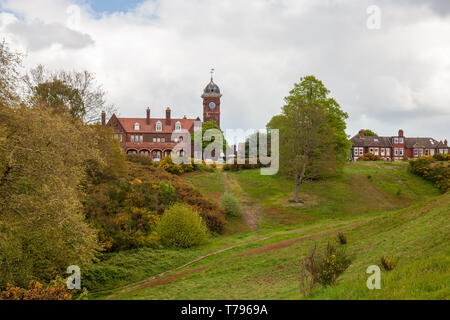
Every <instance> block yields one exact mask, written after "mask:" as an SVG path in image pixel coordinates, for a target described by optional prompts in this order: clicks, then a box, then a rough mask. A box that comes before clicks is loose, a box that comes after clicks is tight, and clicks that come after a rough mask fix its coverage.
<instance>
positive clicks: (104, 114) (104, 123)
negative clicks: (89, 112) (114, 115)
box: [102, 110, 106, 126]
mask: <svg viewBox="0 0 450 320" xmlns="http://www.w3.org/2000/svg"><path fill="white" fill-rule="evenodd" d="M105 125H106V112H105V111H104V110H103V111H102V126H105Z"/></svg>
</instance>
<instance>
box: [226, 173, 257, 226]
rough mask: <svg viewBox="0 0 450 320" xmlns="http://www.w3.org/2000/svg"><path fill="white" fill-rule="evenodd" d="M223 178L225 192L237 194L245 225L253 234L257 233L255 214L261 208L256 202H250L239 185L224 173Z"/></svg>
mask: <svg viewBox="0 0 450 320" xmlns="http://www.w3.org/2000/svg"><path fill="white" fill-rule="evenodd" d="M223 178H224V181H225V192H227V193H232V191H233V189H234V191H235V193H238V194H239V196H238V199H239V202H240V203H241V212H242V217H243V218H244V220H245V223H246V224H247V225H248V226H249V228H250V230H252V231H253V232H256V231H258V216H257V212H258V210H259V209H260V208H261V207H260V206H259V205H258V204H257V203H256V202H253V201H250V200H249V198H248V196H247V195H246V194H245V192H244V191H243V190H242V188H241V186H240V185H239V183H238V182H237V181H236V180H234V179H233V178H231V177H229V176H228V175H227V173H226V172H224V173H223Z"/></svg>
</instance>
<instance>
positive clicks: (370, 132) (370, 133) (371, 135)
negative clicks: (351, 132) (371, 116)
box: [364, 129, 378, 137]
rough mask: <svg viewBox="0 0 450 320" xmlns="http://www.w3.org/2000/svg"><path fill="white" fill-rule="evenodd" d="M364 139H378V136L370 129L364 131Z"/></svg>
mask: <svg viewBox="0 0 450 320" xmlns="http://www.w3.org/2000/svg"><path fill="white" fill-rule="evenodd" d="M364 136H365V137H378V135H377V134H376V133H375V132H373V131H372V130H370V129H364Z"/></svg>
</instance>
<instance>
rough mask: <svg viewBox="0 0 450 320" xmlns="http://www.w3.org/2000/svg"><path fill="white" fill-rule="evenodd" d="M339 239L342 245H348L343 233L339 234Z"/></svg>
mask: <svg viewBox="0 0 450 320" xmlns="http://www.w3.org/2000/svg"><path fill="white" fill-rule="evenodd" d="M338 239H339V243H340V244H347V237H346V235H345V234H344V233H343V232H339V233H338Z"/></svg>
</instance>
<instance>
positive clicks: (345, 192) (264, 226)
mask: <svg viewBox="0 0 450 320" xmlns="http://www.w3.org/2000/svg"><path fill="white" fill-rule="evenodd" d="M227 175H228V182H230V181H231V182H232V183H233V184H238V185H239V188H231V192H233V193H239V192H245V194H246V198H247V200H248V201H250V205H251V203H252V202H253V203H254V204H255V205H257V206H258V226H259V231H258V232H256V233H252V232H250V231H249V229H248V228H245V226H243V221H241V219H239V218H237V219H236V218H235V219H230V220H229V221H228V222H229V224H228V227H227V232H226V234H225V235H224V236H220V237H215V238H212V239H211V240H210V241H209V243H207V244H205V245H202V246H200V247H197V248H192V249H180V250H176V249H158V250H154V249H146V248H144V249H139V250H132V251H125V252H120V253H113V254H108V255H102V257H101V261H100V262H99V263H97V264H96V265H94V266H93V267H92V268H91V270H89V271H88V272H87V273H86V274H85V278H84V279H85V282H84V285H86V284H88V285H89V289H90V290H91V291H100V290H110V289H114V288H117V287H119V286H123V285H125V284H129V283H132V282H136V281H140V280H143V279H146V278H148V277H150V276H153V275H156V274H159V273H161V272H164V271H167V270H170V269H174V268H176V267H178V266H180V265H183V264H184V263H186V262H188V261H190V260H193V259H195V258H197V257H199V256H202V255H205V254H208V253H210V252H213V251H215V250H219V249H222V248H226V247H229V246H232V245H236V244H239V245H241V244H244V245H242V246H241V247H238V248H235V249H232V250H230V251H226V252H224V253H220V254H217V255H213V256H210V257H208V258H205V259H203V260H201V261H199V262H196V263H195V264H193V265H191V266H189V267H186V268H184V269H183V270H180V271H177V272H175V273H174V274H172V275H171V276H169V277H171V278H169V279H165V278H164V277H163V279H162V280H161V281H162V282H163V283H164V284H160V285H159V284H157V285H153V284H150V282H149V284H148V287H147V288H144V289H142V288H141V289H138V290H133V291H131V292H129V293H126V294H124V295H121V296H119V298H121V299H122V298H124V299H127V298H133V299H191V298H192V299H210V298H211V299H213V298H217V299H235V298H236V299H237V298H239V299H256V298H261V299H266V298H267V299H278V298H281V299H290V298H295V299H296V298H300V293H299V290H298V279H297V272H298V267H299V265H298V261H299V259H300V258H301V257H302V256H303V255H304V254H306V252H308V250H309V248H310V246H311V245H312V244H313V243H315V242H317V243H318V244H319V245H320V246H325V245H326V243H327V241H328V240H330V239H332V238H333V239H334V238H335V233H336V232H337V230H338V229H339V228H341V226H337V225H336V226H333V224H336V223H342V222H344V223H346V224H348V225H350V226H352V228H351V229H349V230H346V231H345V232H346V233H348V237H349V245H348V247H349V248H348V249H349V251H351V252H352V253H353V254H356V253H358V252H360V253H359V254H358V255H357V256H358V258H357V259H356V260H354V263H353V264H352V265H351V266H350V268H349V269H348V272H346V273H345V274H344V275H343V276H342V280H344V279H347V280H348V281H346V282H345V284H344V282H340V283H339V285H338V286H336V287H333V288H327V289H323V290H322V289H318V290H316V291H315V292H313V293H312V294H311V296H310V297H309V298H324V297H325V298H327V297H331V296H333V297H334V298H335V296H336V295H341V294H342V292H340V291H339V290H340V289H339V288H342V290H343V291H346V292H347V293H346V295H343V296H342V297H353V298H355V297H356V298H364V297H365V298H380V297H387V296H386V295H385V294H383V295H381V296H377V294H376V293H375V294H374V293H372V295H371V296H367V293H365V294H362V292H363V291H364V288H365V280H364V279H366V278H365V273H364V272H365V269H364V272H363V274H361V270H362V269H361V268H364V266H365V264H366V263H368V261H369V260H371V261H372V260H373V263H375V264H377V263H379V261H378V260H379V258H380V256H379V255H380V254H381V253H382V252H386V254H389V252H392V254H393V255H395V254H400V255H403V254H404V253H408V254H406V257H409V256H411V254H412V253H411V252H412V251H413V250H414V248H420V249H418V250H420V251H418V252H417V254H416V256H415V257H416V259H415V260H414V259H412V258H411V263H409V260H408V259H405V258H404V257H403V258H402V259H401V260H400V262H399V266H398V270H403V269H402V268H406V269H405V270H404V272H406V273H414V272H416V271H415V270H419V269H415V267H414V266H415V265H416V264H419V265H421V264H422V263H424V265H423V268H425V269H426V270H428V269H430V270H435V269H436V268H438V269H439V268H440V267H437V266H436V265H435V263H437V264H438V265H440V266H441V267H442V263H443V262H446V263H447V264H446V265H447V266H448V259H447V260H445V259H444V258H442V257H441V258H440V255H442V254H443V248H442V242H443V243H444V244H445V245H446V244H447V243H448V240H449V239H448V233H445V232H444V231H442V232H441V233H435V234H432V232H430V231H431V229H430V228H432V227H433V226H435V225H436V228H437V230H445V229H443V227H444V226H446V227H447V229H448V212H449V205H448V196H439V195H440V192H439V191H438V190H437V189H436V188H435V187H434V186H433V185H432V184H431V183H429V182H427V181H424V180H423V179H421V178H419V177H416V176H414V175H412V174H410V173H409V172H408V171H407V169H406V164H404V163H393V164H391V163H381V162H380V163H356V164H349V165H348V166H346V167H345V170H344V175H343V176H342V177H338V178H333V179H329V180H324V181H312V182H308V183H306V184H305V185H304V186H303V187H302V191H301V199H302V201H303V202H304V205H303V206H295V207H294V206H291V205H290V203H289V202H288V200H289V199H290V198H292V190H293V188H292V182H290V181H287V180H286V179H284V178H282V177H280V176H261V175H260V174H259V170H245V171H239V172H228V173H227ZM182 178H183V180H185V181H187V182H190V183H192V184H194V185H195V186H196V187H197V188H198V189H199V190H200V191H201V192H202V193H203V194H205V195H206V196H207V197H209V198H211V199H213V200H216V201H218V200H219V199H220V195H221V194H223V192H225V189H226V188H225V180H224V177H223V173H222V172H220V171H216V172H213V173H208V172H202V173H194V174H188V175H185V176H182ZM236 196H237V197H238V198H240V197H239V194H236ZM434 199H441V200H440V202H441V205H440V206H439V207H438V206H437V205H438V204H439V202H433V201H435V200H434ZM414 203H419V204H418V205H417V206H413V207H411V208H408V209H404V210H400V211H397V209H399V208H405V207H408V206H410V205H413V204H414ZM427 203H428V204H429V203H433V206H435V208H434V209H435V210H441V211H440V213H433V212H434V211H433V210H431V209H433V208H430V207H429V206H428V205H425V204H427ZM445 203H446V204H447V207H446V208H445V207H443V205H444V204H445ZM422 207H424V208H428V209H427V210H428V211H426V213H425V212H424V213H423V216H424V217H422V218H420V219H423V221H422V222H421V224H419V223H414V224H410V225H409V226H408V227H406V224H404V223H406V222H408V221H409V219H410V218H414V220H416V219H417V221H419V220H420V219H419V217H413V216H411V215H409V214H407V213H411V212H410V211H408V210H412V211H420V212H422V209H421V208H422ZM436 212H437V211H436ZM433 215H436V217H434V218H433V219H429V218H428V217H429V216H430V217H431V216H433ZM396 216H398V217H402V216H403V218H402V219H400V220H395V219H393V217H396ZM368 219H375V220H370V221H372V222H370V223H369V222H367V221H368ZM375 221H376V222H375ZM355 223H359V225H355ZM361 223H362V225H361ZM303 227H311V228H310V229H308V230H307V231H305V232H301V233H292V234H284V235H275V236H273V235H274V234H278V233H280V232H283V231H286V230H294V229H298V228H303ZM347 227H348V226H347ZM347 227H346V228H347ZM402 228H406V229H405V230H403V229H402ZM332 229H333V231H330V230H332ZM391 229H392V232H389V230H391ZM400 229H401V230H400ZM326 230H328V231H326ZM324 231H326V232H324ZM386 232H387V233H386ZM397 232H401V233H400V234H397ZM264 236H271V238H270V239H267V240H264V241H262V242H251V241H253V240H255V239H258V238H261V237H264ZM302 237H306V238H305V239H302ZM402 237H403V238H402ZM391 238H392V239H391ZM290 239H291V240H290ZM292 239H294V240H292ZM295 239H298V241H297V240H295ZM433 239H435V240H433ZM283 241H287V242H288V243H289V245H286V243H284V242H283ZM290 241H292V244H291V243H290ZM386 241H389V242H386ZM248 242H251V243H250V244H248V245H245V243H248ZM409 242H410V243H409ZM280 243H281V247H280V248H278V249H277V250H275V249H273V250H268V251H267V252H265V251H264V249H261V250H262V252H264V254H251V255H248V256H246V255H245V254H244V255H241V256H239V257H233V258H232V256H233V255H235V254H237V253H239V252H245V251H246V250H254V249H255V248H259V247H264V246H266V245H269V246H270V245H271V244H273V246H274V247H277V246H278V244H280ZM407 243H409V245H410V246H409V245H406V244H407ZM416 243H417V245H418V246H417V245H416ZM430 243H436V244H438V243H441V247H439V246H436V248H438V249H437V252H436V253H435V254H433V255H432V260H430V261H428V260H426V259H427V258H424V259H421V257H422V256H423V257H425V256H426V255H427V254H428V252H431V251H430V250H429V249H428V247H426V248H423V246H424V245H425V244H430ZM400 244H401V245H400ZM373 250H378V251H373ZM397 250H398V251H397ZM402 250H404V251H405V252H403V251H402ZM424 250H426V251H424ZM446 250H447V252H446V253H447V256H448V249H446ZM370 252H372V253H371V254H369V253H370ZM430 259H431V258H430ZM433 259H437V260H433ZM436 261H438V262H436ZM439 261H440V262H439ZM406 262H408V263H406ZM373 263H372V264H373ZM404 263H405V264H404ZM439 263H440V264H439ZM365 267H367V266H365ZM354 268H357V269H354ZM358 268H359V269H358ZM411 268H412V269H411ZM427 268H428V269H427ZM352 270H353V271H352ZM396 270H397V269H396ZM396 270H394V272H392V273H389V274H387V275H386V277H385V278H383V281H386V283H389V281H393V280H389V279H390V277H392V276H393V275H395V274H396V273H395V272H397V271H396ZM417 272H422V271H417ZM180 273H181V275H180ZM422 273H423V272H422ZM356 275H358V276H357V278H355V276H356ZM440 275H442V274H441V272H440V271H438V272H436V281H432V282H430V283H435V285H434V286H433V285H430V286H431V289H430V290H431V291H432V292H433V294H436V292H440V291H439V290H437V289H436V286H437V281H440V280H444V282H445V281H447V284H448V278H446V279H442V277H441V276H440ZM355 279H356V280H355ZM361 279H363V280H364V281H363V282H361V281H362V280H361ZM404 281H405V282H407V280H404ZM356 282H358V283H359V282H361V283H362V285H363V287H361V284H360V283H359V286H356V287H355V288H354V289H352V290H349V288H350V287H351V286H355V285H356ZM346 286H349V287H348V288H347V287H346ZM358 290H359V291H358ZM361 290H362V291H361ZM111 292H115V293H117V292H118V290H112V291H111ZM111 292H106V293H105V292H104V293H102V294H94V295H91V298H105V297H107V296H109V294H110V293H111ZM351 292H353V293H352V294H351ZM364 292H365V291H364ZM416 295H417V294H416ZM389 297H392V296H389ZM406 297H407V295H406V293H405V296H404V298H406Z"/></svg>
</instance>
